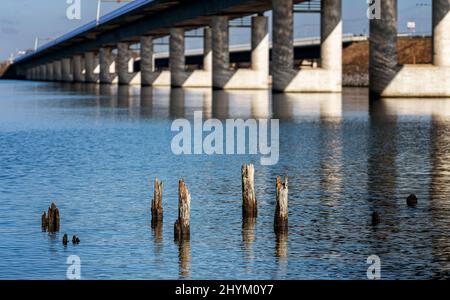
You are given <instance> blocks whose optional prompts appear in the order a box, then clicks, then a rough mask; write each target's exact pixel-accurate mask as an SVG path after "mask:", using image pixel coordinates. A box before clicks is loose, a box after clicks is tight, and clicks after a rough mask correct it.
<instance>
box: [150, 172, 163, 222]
mask: <svg viewBox="0 0 450 300" xmlns="http://www.w3.org/2000/svg"><path fill="white" fill-rule="evenodd" d="M162 195H163V183H162V182H161V181H159V180H158V178H155V184H154V192H153V200H152V228H155V227H157V226H158V224H159V223H162V221H163V205H162Z"/></svg>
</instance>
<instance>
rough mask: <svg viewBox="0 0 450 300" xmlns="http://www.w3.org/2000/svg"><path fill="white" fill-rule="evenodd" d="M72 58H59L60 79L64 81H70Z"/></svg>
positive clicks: (71, 78)
mask: <svg viewBox="0 0 450 300" xmlns="http://www.w3.org/2000/svg"><path fill="white" fill-rule="evenodd" d="M71 69H72V59H70V58H64V59H62V60H61V72H62V81H64V82H72V81H73V76H72V70H71Z"/></svg>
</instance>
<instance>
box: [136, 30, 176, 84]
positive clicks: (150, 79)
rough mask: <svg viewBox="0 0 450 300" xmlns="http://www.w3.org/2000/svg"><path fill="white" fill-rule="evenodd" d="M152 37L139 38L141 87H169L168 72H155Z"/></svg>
mask: <svg viewBox="0 0 450 300" xmlns="http://www.w3.org/2000/svg"><path fill="white" fill-rule="evenodd" d="M153 46H154V45H153V37H151V36H143V37H141V85H142V86H170V80H171V78H170V71H155V64H154V56H153Z"/></svg>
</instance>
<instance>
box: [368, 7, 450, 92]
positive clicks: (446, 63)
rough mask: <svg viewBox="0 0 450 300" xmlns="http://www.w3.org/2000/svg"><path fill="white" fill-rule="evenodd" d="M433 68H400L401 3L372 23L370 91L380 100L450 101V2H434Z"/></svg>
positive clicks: (401, 66)
mask: <svg viewBox="0 0 450 300" xmlns="http://www.w3.org/2000/svg"><path fill="white" fill-rule="evenodd" d="M432 3H433V7H432V10H433V64H431V65H399V64H398V53H397V19H398V16H397V14H398V10H397V0H385V1H381V3H380V5H381V11H380V12H381V19H372V20H370V40H369V48H370V62H369V66H370V67H369V89H370V92H371V95H373V96H376V97H450V55H449V53H450V0H433V2H432Z"/></svg>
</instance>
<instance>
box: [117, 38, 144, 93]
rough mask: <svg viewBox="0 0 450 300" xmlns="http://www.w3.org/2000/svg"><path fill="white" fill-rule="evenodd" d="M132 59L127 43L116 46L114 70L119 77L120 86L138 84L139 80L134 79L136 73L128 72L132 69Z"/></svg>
mask: <svg viewBox="0 0 450 300" xmlns="http://www.w3.org/2000/svg"><path fill="white" fill-rule="evenodd" d="M133 62H134V60H133V57H132V52H131V50H130V47H129V44H128V43H118V44H117V58H116V68H117V73H118V76H119V84H120V85H128V84H131V83H139V84H140V79H139V78H136V76H137V75H138V73H136V72H130V69H132V68H133ZM137 79H139V80H137Z"/></svg>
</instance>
